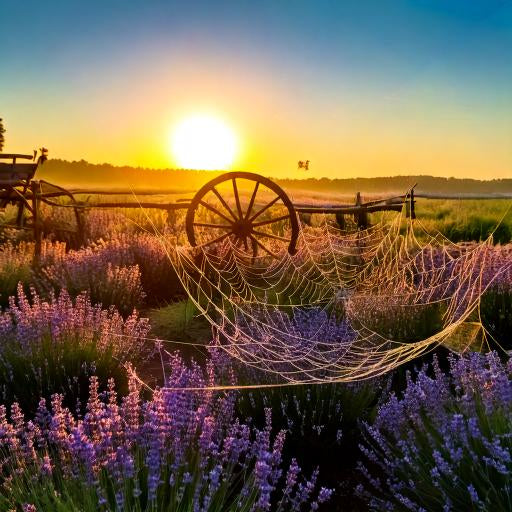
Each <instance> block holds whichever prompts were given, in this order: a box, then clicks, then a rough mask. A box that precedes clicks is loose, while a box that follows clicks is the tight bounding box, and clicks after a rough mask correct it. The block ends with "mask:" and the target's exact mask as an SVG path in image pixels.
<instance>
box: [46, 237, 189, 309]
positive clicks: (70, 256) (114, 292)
mask: <svg viewBox="0 0 512 512" xmlns="http://www.w3.org/2000/svg"><path fill="white" fill-rule="evenodd" d="M169 243H171V242H170V241H169V240H159V239H157V238H156V237H155V236H151V235H148V234H138V235H127V234H121V235H119V236H117V237H115V238H113V239H111V240H108V241H103V240H100V241H99V242H97V243H95V244H92V245H91V246H89V247H86V248H84V249H80V250H77V251H69V252H68V253H64V254H62V255H61V257H60V258H57V259H56V260H55V261H53V263H52V264H50V265H46V266H45V268H44V269H42V270H41V272H40V274H39V276H38V279H37V282H38V287H39V289H40V290H42V291H44V292H46V293H48V292H49V291H51V290H54V289H55V290H60V289H63V288H65V289H66V290H68V292H69V293H70V294H71V295H73V296H75V295H78V294H79V293H81V292H83V291H87V292H88V293H89V295H90V297H91V301H92V302H93V303H101V304H103V305H104V306H111V305H114V306H116V308H117V309H118V310H119V311H120V312H121V313H122V314H124V315H127V314H130V313H131V312H132V311H133V309H134V308H139V307H140V306H141V305H142V304H144V299H145V298H146V297H148V298H149V301H150V303H152V304H155V303H158V301H163V300H167V299H170V298H172V297H174V296H175V295H176V294H179V293H180V292H181V285H180V284H179V281H178V279H177V276H176V274H175V272H174V270H173V267H172V265H171V263H170V261H169V259H168V257H167V253H166V251H165V244H169Z"/></svg>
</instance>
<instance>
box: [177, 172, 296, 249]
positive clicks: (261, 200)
mask: <svg viewBox="0 0 512 512" xmlns="http://www.w3.org/2000/svg"><path fill="white" fill-rule="evenodd" d="M186 230H187V237H188V240H189V242H190V244H191V245H192V246H202V247H218V246H219V245H220V244H225V243H228V242H231V243H232V245H233V246H234V247H235V249H236V251H237V252H238V253H239V254H240V255H249V256H251V257H253V258H254V257H255V256H257V255H261V256H272V257H278V256H279V253H280V252H282V251H283V249H284V250H287V251H288V252H289V253H290V254H293V253H294V252H295V251H296V244H297V237H298V231H299V225H298V222H297V215H296V212H295V209H294V207H293V204H292V203H291V201H290V199H289V198H288V196H287V195H286V193H285V192H284V191H283V189H282V188H281V187H279V186H278V185H277V184H275V183H274V182H273V181H271V180H269V179H268V178H265V177H263V176H260V175H258V174H254V173H248V172H232V173H226V174H222V175H220V176H218V177H217V178H214V179H213V180H211V181H209V182H208V183H206V185H204V186H203V187H202V188H201V189H199V191H198V192H197V193H196V195H195V196H194V198H193V199H192V202H191V203H190V206H189V208H188V212H187V218H186Z"/></svg>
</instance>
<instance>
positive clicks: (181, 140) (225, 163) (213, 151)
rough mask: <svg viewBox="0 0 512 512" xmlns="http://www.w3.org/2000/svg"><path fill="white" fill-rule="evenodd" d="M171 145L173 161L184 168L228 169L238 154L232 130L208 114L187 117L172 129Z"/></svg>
mask: <svg viewBox="0 0 512 512" xmlns="http://www.w3.org/2000/svg"><path fill="white" fill-rule="evenodd" d="M170 142H171V145H170V150H171V155H172V157H173V159H174V160H175V161H176V163H177V164H178V165H179V166H180V167H182V168H184V169H204V170H225V169H229V168H230V167H231V166H232V165H233V162H234V159H235V155H236V152H237V141H236V137H235V134H234V133H233V131H232V130H231V128H230V127H229V126H228V125H227V124H226V123H225V122H224V121H222V120H221V119H219V118H218V117H214V116H211V115H202V114H200V115H193V116H190V117H187V118H186V119H184V120H183V121H181V122H180V123H179V124H178V125H177V126H176V127H175V128H174V130H173V131H172V133H171V138H170Z"/></svg>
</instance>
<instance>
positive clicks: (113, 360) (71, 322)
mask: <svg viewBox="0 0 512 512" xmlns="http://www.w3.org/2000/svg"><path fill="white" fill-rule="evenodd" d="M149 328H150V326H149V322H148V320H147V319H144V318H139V316H138V314H137V313H136V312H133V313H132V315H131V316H129V317H128V318H126V319H123V317H122V316H121V315H120V314H119V313H118V312H117V311H116V310H115V309H114V308H110V309H108V310H105V309H102V308H101V305H95V306H93V305H92V304H91V301H90V299H89V298H88V296H87V295H86V294H81V295H79V296H78V297H77V298H76V299H74V300H73V299H72V298H71V297H70V295H69V294H68V293H67V292H66V291H65V290H63V291H61V292H60V294H59V295H58V296H54V295H51V296H50V298H49V299H48V300H43V299H41V297H40V296H39V295H38V294H37V293H36V292H35V291H34V290H32V295H31V297H30V299H29V298H28V297H27V296H26V295H25V293H24V291H23V288H22V287H21V285H20V286H19V287H18V296H17V298H16V299H15V298H11V299H10V307H9V309H7V310H6V311H4V312H3V313H0V396H1V401H2V402H4V403H6V402H7V403H11V402H12V401H14V400H17V401H18V402H20V403H22V404H23V407H24V408H25V409H26V410H33V409H34V407H35V406H36V405H37V397H39V396H41V395H43V396H48V397H49V396H50V394H52V393H55V392H59V393H63V394H64V395H65V397H66V399H67V401H68V403H70V401H71V402H73V401H74V400H75V399H76V398H77V397H78V396H80V395H84V394H86V392H87V386H88V379H89V377H90V376H91V375H99V376H100V377H101V378H102V380H103V381H105V382H106V379H107V378H108V377H109V376H118V377H119V379H121V380H122V377H123V375H124V370H123V365H124V364H125V363H128V362H131V363H134V364H136V363H137V362H141V361H143V360H144V359H145V358H147V357H148V356H149V354H150V352H151V351H152V348H151V347H150V346H149V345H148V344H147V343H145V341H144V338H145V337H147V335H148V332H149ZM73 405H74V404H73Z"/></svg>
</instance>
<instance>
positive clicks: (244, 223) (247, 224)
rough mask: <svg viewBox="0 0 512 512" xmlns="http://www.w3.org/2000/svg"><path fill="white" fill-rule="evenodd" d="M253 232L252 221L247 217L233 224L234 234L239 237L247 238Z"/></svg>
mask: <svg viewBox="0 0 512 512" xmlns="http://www.w3.org/2000/svg"><path fill="white" fill-rule="evenodd" d="M251 233H252V222H251V221H249V220H246V219H239V220H237V221H236V222H235V223H234V224H233V234H234V235H235V236H236V237H237V238H241V239H243V238H247V237H248V236H249V235H250V234H251Z"/></svg>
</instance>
